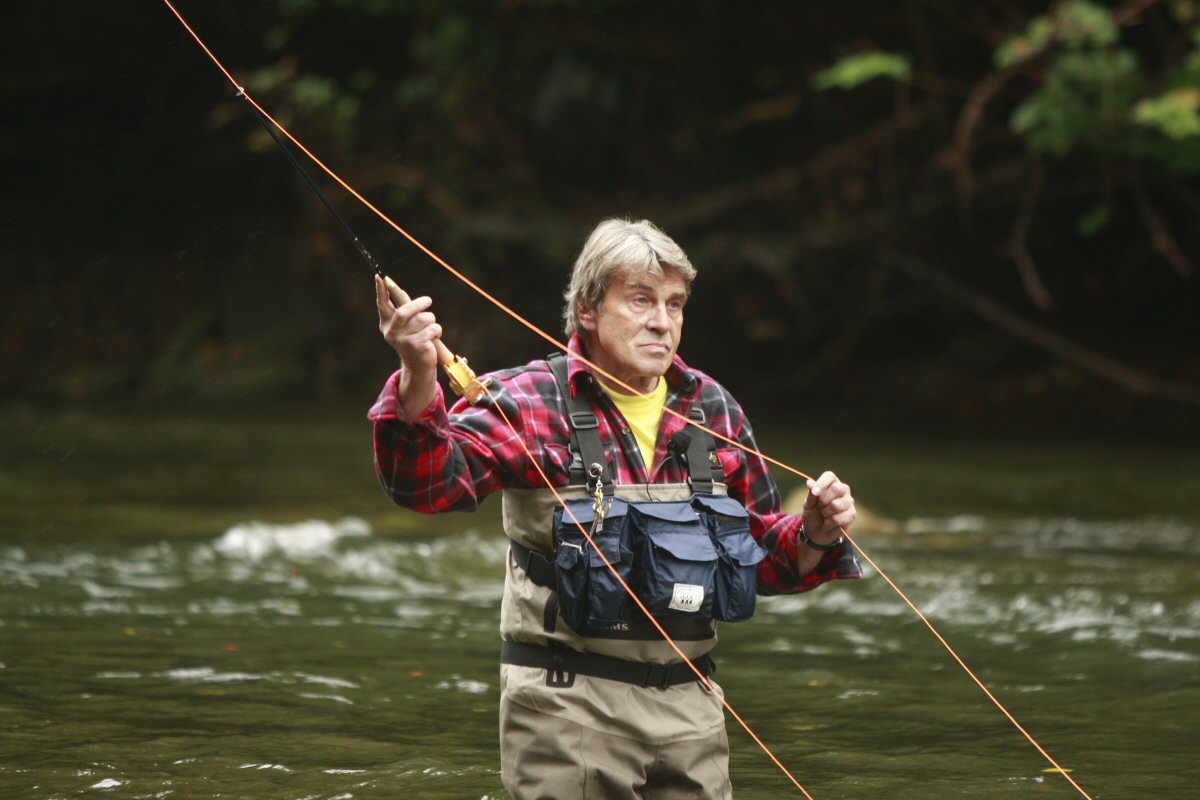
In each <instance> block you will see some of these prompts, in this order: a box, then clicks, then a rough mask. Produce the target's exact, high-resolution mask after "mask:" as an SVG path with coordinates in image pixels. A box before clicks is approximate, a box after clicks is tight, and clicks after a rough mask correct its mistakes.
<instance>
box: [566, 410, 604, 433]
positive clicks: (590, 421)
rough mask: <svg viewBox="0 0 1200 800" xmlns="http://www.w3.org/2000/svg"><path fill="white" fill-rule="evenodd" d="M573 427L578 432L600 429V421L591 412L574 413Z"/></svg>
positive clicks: (572, 414) (572, 417)
mask: <svg viewBox="0 0 1200 800" xmlns="http://www.w3.org/2000/svg"><path fill="white" fill-rule="evenodd" d="M571 427H572V428H574V429H575V430H577V431H590V430H595V429H596V428H599V427H600V420H599V419H597V418H596V415H595V414H593V413H592V412H591V411H572V412H571Z"/></svg>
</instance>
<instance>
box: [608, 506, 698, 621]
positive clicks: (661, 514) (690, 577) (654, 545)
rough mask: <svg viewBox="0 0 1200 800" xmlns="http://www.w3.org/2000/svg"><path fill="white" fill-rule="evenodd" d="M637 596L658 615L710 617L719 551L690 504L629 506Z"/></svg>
mask: <svg viewBox="0 0 1200 800" xmlns="http://www.w3.org/2000/svg"><path fill="white" fill-rule="evenodd" d="M629 517H630V520H629V525H630V527H631V528H632V529H633V530H635V531H637V533H638V534H639V535H638V536H636V537H635V541H634V549H635V550H636V551H637V553H638V555H639V556H640V557H641V560H642V564H641V569H640V570H638V574H639V577H640V581H639V584H640V585H639V587H638V588H639V590H640V591H639V593H640V594H641V597H642V602H644V603H645V604H646V607H647V608H648V609H650V611H651V613H653V614H654V615H655V616H656V617H699V618H701V619H711V618H712V610H713V592H714V578H715V575H716V568H717V551H716V549H715V548H714V547H713V543H712V541H711V539H710V538H709V537H708V535H707V534H706V533H705V530H704V526H703V525H702V524H701V521H700V516H699V515H698V514H697V513H696V510H695V509H694V508H692V506H691V504H690V503H687V502H678V503H666V502H653V503H630V504H629Z"/></svg>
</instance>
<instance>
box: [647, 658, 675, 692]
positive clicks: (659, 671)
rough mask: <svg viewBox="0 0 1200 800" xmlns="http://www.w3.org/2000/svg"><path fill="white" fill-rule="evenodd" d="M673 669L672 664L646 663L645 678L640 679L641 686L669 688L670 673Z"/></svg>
mask: <svg viewBox="0 0 1200 800" xmlns="http://www.w3.org/2000/svg"><path fill="white" fill-rule="evenodd" d="M673 670H674V666H672V665H665V666H664V665H663V664H647V665H646V679H645V680H644V681H642V686H645V687H647V688H651V687H653V688H657V689H670V688H671V673H672V671H673Z"/></svg>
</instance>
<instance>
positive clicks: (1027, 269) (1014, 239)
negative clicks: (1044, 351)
mask: <svg viewBox="0 0 1200 800" xmlns="http://www.w3.org/2000/svg"><path fill="white" fill-rule="evenodd" d="M1045 179H1046V168H1045V167H1043V166H1042V165H1041V164H1034V165H1033V171H1032V173H1031V174H1030V176H1029V182H1028V183H1027V184H1026V185H1025V193H1024V195H1023V196H1022V197H1021V211H1020V213H1018V214H1017V219H1016V221H1015V222H1014V223H1013V229H1012V234H1011V236H1010V237H1009V240H1008V246H1007V248H1006V249H1007V250H1008V254H1009V255H1010V256H1011V257H1012V259H1013V261H1015V262H1017V274H1018V275H1020V276H1021V284H1022V285H1023V286H1024V287H1025V293H1026V294H1028V295H1029V299H1030V300H1032V301H1033V304H1034V305H1035V306H1037V307H1038V308H1040V309H1041V310H1043V311H1049V310H1050V309H1052V308H1053V307H1054V298H1053V297H1052V296H1051V295H1050V290H1049V289H1047V288H1046V284H1045V283H1044V282H1043V281H1042V276H1041V274H1040V273H1039V272H1038V268H1037V264H1035V263H1034V261H1033V256H1032V255H1031V254H1030V253H1029V246H1028V238H1029V226H1030V224H1031V223H1032V222H1033V212H1034V210H1035V209H1036V208H1037V202H1038V197H1039V196H1040V195H1041V193H1042V184H1043V183H1044V182H1045Z"/></svg>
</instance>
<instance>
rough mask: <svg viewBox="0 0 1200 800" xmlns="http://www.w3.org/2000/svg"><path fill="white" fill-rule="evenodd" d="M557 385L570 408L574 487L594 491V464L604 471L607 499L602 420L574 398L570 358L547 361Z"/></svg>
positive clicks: (602, 478) (607, 488)
mask: <svg viewBox="0 0 1200 800" xmlns="http://www.w3.org/2000/svg"><path fill="white" fill-rule="evenodd" d="M546 361H547V363H549V364H550V369H551V371H552V372H553V373H554V379H555V380H557V381H558V388H559V391H560V392H561V393H562V396H563V401H564V402H565V403H566V404H567V417H568V419H569V420H570V422H571V477H570V483H569V485H571V486H587V487H588V491H592V490H594V489H595V487H594V486H590V485H589V483H590V481H589V480H588V470H589V469H591V466H592V464H599V465H600V466H601V467H603V468H604V472H603V473H602V474H601V476H600V481H601V485H602V486H603V491H604V494H605V495H608V496H610V497H611V496H612V493H613V479H612V475H611V474H610V470H609V469H608V459H607V458H606V457H605V452H604V445H603V444H602V443H601V441H600V420H599V419H597V418H596V412H594V411H592V407H591V406H590V405H589V404H588V401H587V399H586V398H584V397H580V396H577V395H572V394H571V385H570V383H569V382H568V381H567V357H566V356H565V355H563V354H562V353H555V354H554V355H552V356H550V357H548V358H547V359H546Z"/></svg>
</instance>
